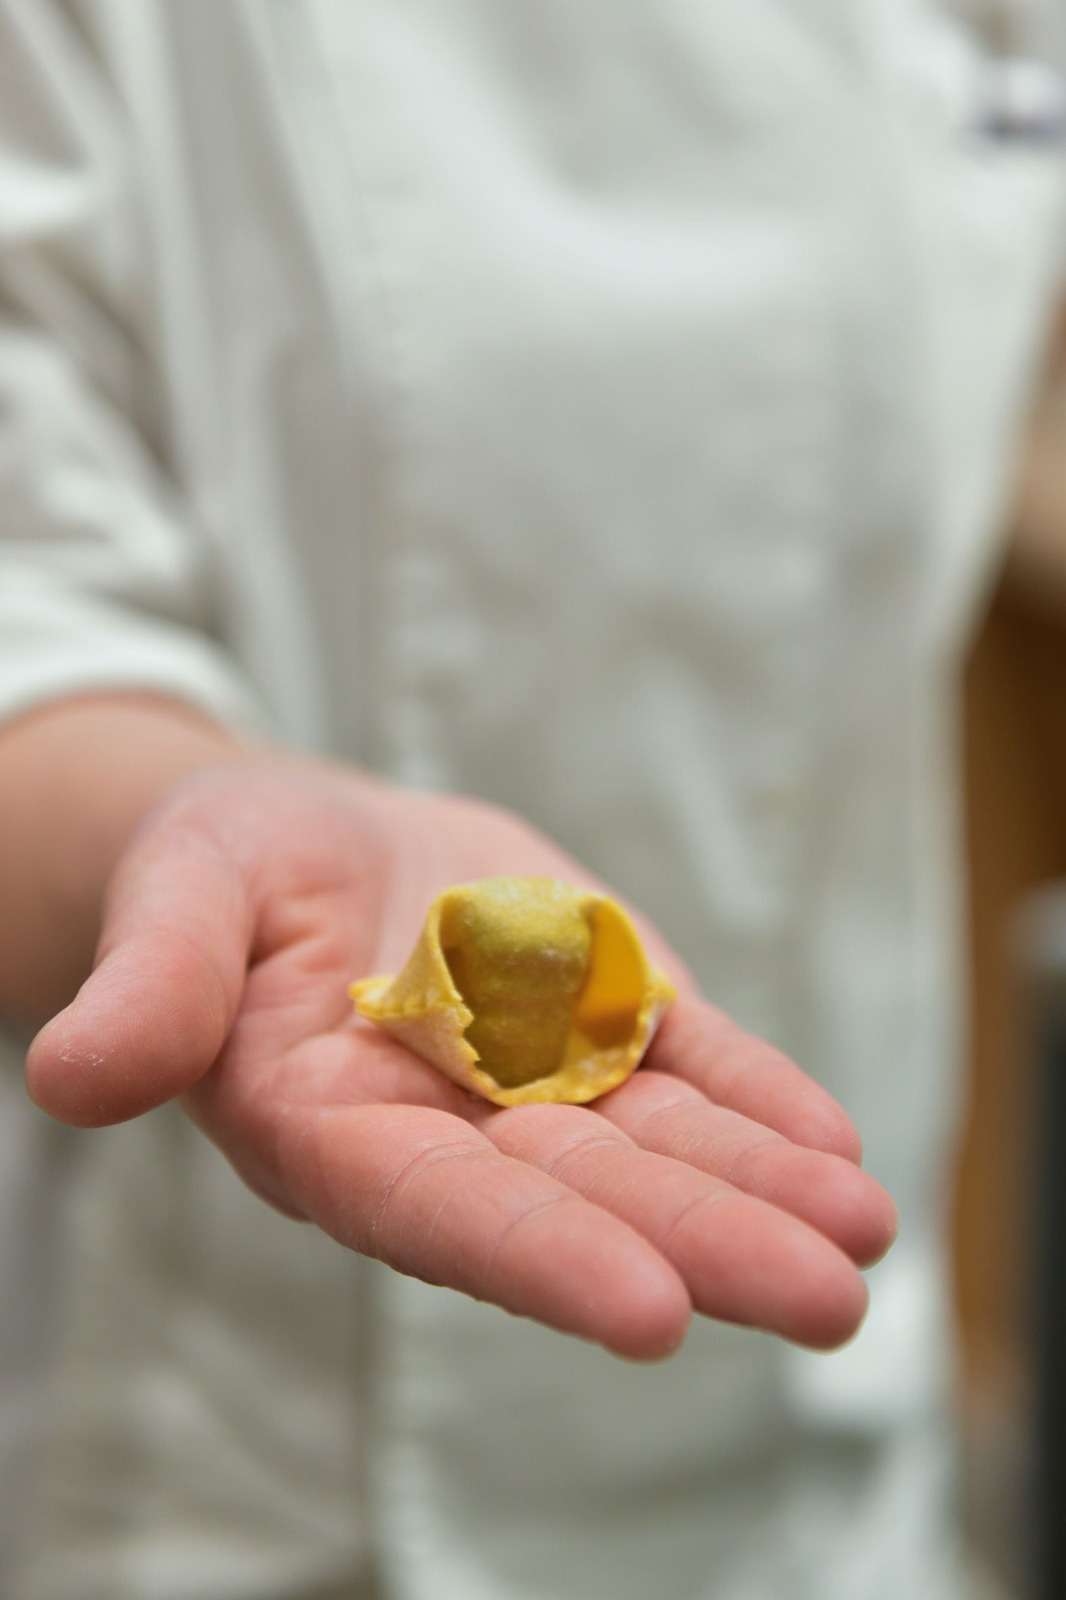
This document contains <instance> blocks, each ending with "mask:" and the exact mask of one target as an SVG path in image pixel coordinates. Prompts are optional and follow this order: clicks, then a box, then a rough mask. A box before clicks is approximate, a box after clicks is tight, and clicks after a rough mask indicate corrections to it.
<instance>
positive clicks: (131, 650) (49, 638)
mask: <svg viewBox="0 0 1066 1600" xmlns="http://www.w3.org/2000/svg"><path fill="white" fill-rule="evenodd" d="M132 191H133V183H132V174H131V172H130V163H129V154H128V143H127V142H126V141H125V140H124V138H123V129H122V125H121V118H120V113H119V109H118V107H117V105H116V104H115V102H114V100H113V99H112V98H111V97H110V95H109V92H108V89H107V86H106V82H105V79H104V75H103V74H102V73H101V72H100V71H99V69H98V65H97V63H96V61H95V60H94V57H93V53H92V49H91V44H90V41H89V39H88V37H87V36H86V34H85V32H84V29H83V27H82V26H75V25H74V24H72V22H71V21H70V19H69V13H68V10H67V8H66V7H64V6H63V5H61V4H55V3H51V0H0V718H5V717H8V716H10V715H12V714H14V713H15V712H18V711H21V710H24V709H26V708H28V707H30V706H32V705H34V704H35V703H38V702H40V701H43V700H45V699H50V698H54V697H56V696H60V695H65V694H69V693H72V692H77V693H81V692H85V691H86V690H94V689H109V688H118V689H151V690H155V691H160V692H163V693H167V694H172V695H175V696H177V697H179V698H181V699H182V700H185V701H188V702H191V703H193V704H195V705H197V706H199V707H202V708H203V709H205V710H207V711H209V712H210V713H211V714H213V715H214V716H216V717H220V718H222V719H223V720H224V721H226V722H228V723H230V724H233V725H236V726H240V727H245V728H256V727H261V726H262V725H263V724H264V722H265V720H266V719H265V717H264V714H263V712H262V711H261V710H260V708H259V707H258V706H257V704H256V701H255V696H254V695H253V693H252V692H251V690H250V689H249V687H248V686H247V685H246V684H245V683H244V682H243V681H242V676H241V673H240V671H239V669H238V667H237V665H236V663H235V662H234V661H233V660H232V659H230V658H228V657H227V654H226V652H225V650H224V649H223V648H222V647H221V645H220V643H219V642H218V640H217V638H215V637H213V630H212V611H213V610H215V609H217V606H215V605H214V604H213V598H212V583H211V574H210V565H211V564H210V560H209V557H208V548H207V544H206V541H205V540H204V539H203V538H202V536H199V535H198V534H197V530H196V528H195V526H194V519H193V518H192V517H191V515H190V513H189V509H188V508H187V507H185V506H183V504H182V502H181V498H180V495H179V494H178V492H177V490H176V487H175V485H174V483H173V481H172V479H171V478H169V477H168V474H167V471H166V468H165V465H164V455H163V452H162V451H160V450H158V449H157V448H155V447H154V446H153V442H152V434H153V427H152V421H151V410H152V398H153V396H155V397H157V396H158V392H159V385H158V383H157V382H154V380H153V378H152V374H151V370H150V362H149V357H148V356H147V354H146V351H145V348H144V345H145V341H144V339H143V338H141V337H138V333H137V330H136V329H135V328H134V325H133V319H132V317H131V316H130V312H131V308H133V307H135V306H136V305H138V303H139V302H140V301H142V300H143V296H144V284H143V282H142V278H143V266H142V264H141V262H140V261H139V259H138V257H139V251H138V248H137V244H138V230H139V219H138V217H137V215H136V210H137V208H136V203H135V195H134V194H133V192H132Z"/></svg>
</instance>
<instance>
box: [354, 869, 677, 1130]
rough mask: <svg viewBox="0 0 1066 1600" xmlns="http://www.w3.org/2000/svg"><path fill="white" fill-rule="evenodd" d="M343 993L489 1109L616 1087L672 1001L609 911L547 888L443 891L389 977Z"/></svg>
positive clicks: (622, 920)
mask: <svg viewBox="0 0 1066 1600" xmlns="http://www.w3.org/2000/svg"><path fill="white" fill-rule="evenodd" d="M349 992H350V994H351V996H352V998H353V1000H354V1001H355V1006H356V1010H357V1011H358V1012H359V1014H360V1015H361V1016H363V1017H367V1018H369V1020H370V1021H371V1022H375V1023H377V1025H378V1026H379V1027H381V1028H384V1029H386V1031H387V1032H388V1033H390V1034H392V1036H393V1037H394V1038H396V1039H398V1040H399V1041H400V1042H401V1043H402V1044H404V1045H406V1046H407V1047H408V1048H409V1049H411V1050H413V1051H415V1052H416V1054H418V1055H420V1056H422V1057H423V1058H424V1059H425V1060H427V1061H430V1062H432V1063H433V1065H434V1066H436V1067H438V1068H439V1069H440V1070H441V1071H442V1072H444V1073H446V1074H447V1075H448V1077H449V1078H452V1079H453V1080H454V1081H455V1082H456V1083H458V1084H461V1085H462V1086H463V1088H465V1089H470V1090H473V1091H474V1092H475V1093H477V1094H480V1095H483V1096H484V1097H485V1098H486V1099H487V1100H492V1101H494V1102H495V1104H496V1105H500V1106H516V1105H531V1104H534V1103H537V1102H544V1101H566V1102H568V1103H570V1104H574V1105H576V1104H581V1103H582V1102H584V1101H587V1100H594V1099H595V1098H596V1097H597V1095H601V1094H606V1093H607V1091H608V1090H609V1089H614V1088H617V1086H618V1085H619V1084H620V1083H624V1082H625V1080H626V1078H628V1077H629V1075H630V1073H632V1072H633V1071H634V1069H635V1068H636V1067H637V1065H638V1064H639V1062H640V1060H641V1057H642V1056H643V1055H644V1052H645V1051H646V1050H647V1048H648V1045H649V1044H650V1042H651V1039H652V1036H653V1034H654V1032H655V1029H656V1027H657V1026H658V1023H659V1020H660V1018H661V1016H662V1014H663V1012H664V1011H665V1009H666V1007H667V1006H668V1005H669V1004H670V1002H671V1001H672V1000H673V999H674V998H675V993H674V989H673V987H672V985H671V984H670V982H669V980H668V979H667V978H666V977H665V976H664V975H663V974H662V973H661V972H658V971H657V970H656V969H655V968H653V967H652V966H651V965H650V964H649V962H648V958H647V956H646V954H645V952H644V948H643V945H642V944H641V941H640V938H639V936H638V934H637V931H636V929H635V928H634V926H633V923H632V921H631V920H630V918H629V917H628V916H627V915H626V913H625V912H624V911H623V910H622V908H621V906H619V905H617V904H616V903H615V902H614V901H613V900H611V899H609V898H608V897H607V896H606V895H601V894H594V893H589V892H587V891H585V890H581V889H576V888H573V887H572V886H571V885H569V884H566V883H560V882H559V881H558V880H556V879H554V878H485V879H483V880H482V881H481V882H478V883H469V884H458V885H456V886H455V887H454V888H451V889H446V890H445V891H444V893H443V894H441V895H438V897H437V899H436V900H434V901H433V903H432V905H431V906H430V908H429V910H428V912H427V913H426V919H425V922H424V924H423V927H422V932H421V934H420V935H419V938H418V942H417V944H416V945H415V948H414V950H413V951H412V953H411V956H410V959H409V960H408V962H407V965H406V966H405V967H404V969H403V971H402V972H400V973H399V974H398V975H396V976H395V977H375V978H364V979H362V980H360V981H359V982H357V983H353V984H352V986H351V989H350V991H349Z"/></svg>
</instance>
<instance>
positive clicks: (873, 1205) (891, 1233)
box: [596, 1071, 897, 1267]
mask: <svg viewBox="0 0 1066 1600" xmlns="http://www.w3.org/2000/svg"><path fill="white" fill-rule="evenodd" d="M596 1110H597V1111H598V1112H599V1113H600V1115H601V1116H602V1117H604V1118H605V1119H606V1120H607V1121H608V1122H609V1123H611V1124H612V1125H613V1126H614V1127H616V1128H619V1129H621V1130H622V1131H623V1132H624V1133H626V1134H627V1135H628V1136H629V1137H630V1138H631V1139H632V1140H633V1141H634V1143H635V1144H637V1145H640V1146H641V1147H642V1148H643V1149H645V1150H650V1151H654V1152H656V1153H657V1154H658V1155H662V1156H670V1157H672V1158H673V1159H674V1160H676V1161H684V1162H686V1163H687V1164H688V1165H689V1166H692V1167H697V1168H698V1169H699V1170H700V1171H701V1172H706V1173H710V1174H713V1175H714V1176H715V1177H717V1178H721V1179H723V1180H724V1181H725V1182H727V1183H730V1184H732V1185H733V1186H734V1187H735V1188H738V1189H742V1190H743V1191H744V1192H745V1193H746V1194H750V1195H754V1196H755V1197H757V1198H758V1199H760V1200H765V1201H768V1202H769V1203H770V1204H771V1205H775V1206H778V1207H780V1208H781V1209H782V1210H783V1211H788V1212H790V1213H791V1214H792V1215H793V1216H794V1217H799V1218H801V1219H802V1220H803V1221H804V1222H808V1223H810V1224H811V1226H812V1227H815V1228H817V1229H818V1231H819V1232H820V1233H823V1234H825V1236H826V1238H828V1239H832V1240H833V1242H834V1243H835V1244H837V1245H839V1247H840V1248H841V1249H842V1250H844V1251H845V1252H846V1253H847V1254H848V1255H849V1256H850V1257H851V1258H852V1260H853V1261H855V1262H856V1263H857V1264H858V1265H859V1266H860V1267H865V1266H870V1265H871V1264H872V1263H873V1262H875V1261H877V1260H879V1259H880V1258H881V1256H883V1255H884V1253H885V1251H886V1250H887V1249H888V1247H889V1246H890V1245H891V1243H892V1241H893V1239H894V1238H895V1236H896V1227H897V1217H896V1208H895V1206H894V1205H893V1203H892V1200H891V1198H890V1196H889V1195H888V1194H887V1193H886V1192H885V1190H884V1189H882V1187H881V1185H880V1184H879V1183H877V1182H876V1181H875V1180H874V1179H873V1178H871V1177H870V1176H869V1175H868V1174H867V1173H865V1172H863V1171H862V1169H861V1168H860V1167H857V1166H855V1165H854V1163H853V1162H851V1161H847V1160H845V1159H844V1158H843V1157H841V1156H837V1155H827V1154H824V1153H823V1152H821V1151H817V1150H810V1149H808V1148H806V1147H805V1146H802V1145H796V1144H793V1143H792V1142H791V1141H790V1140H788V1139H786V1138H785V1137H784V1136H783V1135H782V1134H779V1133H775V1132H773V1131H772V1130H770V1129H769V1128H767V1127H766V1126H765V1125H764V1124H762V1123H759V1122H752V1121H751V1120H750V1119H749V1118H747V1117H743V1116H741V1115H740V1114H739V1113H738V1112H736V1111H727V1110H725V1109H723V1108H722V1107H721V1106H715V1105H712V1104H711V1103H710V1101H709V1100H707V1099H706V1097H705V1096H704V1095H702V1094H701V1093H700V1092H699V1090H698V1089H694V1088H693V1087H692V1085H691V1084H689V1083H686V1082H685V1081H684V1080H683V1079H679V1078H675V1077H671V1076H669V1075H668V1074H666V1073H660V1072H650V1071H641V1072H638V1073H636V1074H635V1076H634V1077H632V1078H631V1079H630V1080H629V1082H628V1083H625V1084H623V1085H622V1087H621V1088H620V1089H616V1090H615V1091H614V1093H613V1094H609V1095H605V1096H604V1098H603V1099H602V1100H598V1101H597V1102H596Z"/></svg>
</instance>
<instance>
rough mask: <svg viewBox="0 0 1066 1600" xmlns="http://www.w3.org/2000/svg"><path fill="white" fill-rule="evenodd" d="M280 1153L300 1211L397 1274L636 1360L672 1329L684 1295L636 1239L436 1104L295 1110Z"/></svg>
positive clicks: (669, 1344)
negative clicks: (428, 1106) (490, 1304)
mask: <svg viewBox="0 0 1066 1600" xmlns="http://www.w3.org/2000/svg"><path fill="white" fill-rule="evenodd" d="M279 1158H280V1159H281V1161H282V1163H283V1166H284V1172H285V1179H286V1183H287V1186H288V1189H289V1192H290V1193H291V1195H292V1196H293V1197H294V1199H295V1201H296V1203H297V1204H298V1206H299V1208H300V1210H301V1211H303V1212H305V1213H306V1215H307V1216H308V1217H310V1218H311V1219H312V1220H313V1221H315V1222H317V1223H318V1225H319V1226H320V1227H322V1228H324V1229H325V1231H326V1232H327V1233H330V1234H332V1235H333V1236H334V1237H335V1238H337V1239H339V1240H340V1241H341V1242H342V1243H343V1244H346V1245H348V1246H349V1247H350V1248H352V1249H355V1250H359V1251H361V1252H363V1253H364V1254H366V1255H370V1256H374V1257H376V1258H377V1259H379V1260H382V1261H385V1262H388V1264H389V1265H390V1266H393V1267H395V1268H397V1269H398V1270H399V1271H401V1272H405V1273H409V1274H411V1275H412V1276H414V1277H417V1278H421V1279H424V1280H425V1281H426V1282H429V1283H437V1284H444V1285H447V1286H448V1287H450V1288H453V1289H459V1290H461V1291H463V1292H464V1293H466V1294H469V1295H473V1296H474V1297H475V1298H477V1299H479V1300H488V1301H491V1302H493V1303H495V1304H496V1305H499V1306H502V1307H503V1308H504V1309H505V1310H507V1311H511V1312H514V1313H516V1314H517V1315H519V1316H527V1317H535V1318H536V1319H537V1320H538V1321H541V1322H544V1323H547V1324H548V1325H549V1326H550V1327H553V1328H557V1329H559V1330H560V1331H562V1332H567V1333H574V1334H577V1335H579V1336H580V1337H582V1338H585V1339H591V1340H595V1341H597V1342H599V1343H601V1344H604V1345H606V1346H607V1347H608V1348H609V1349H611V1350H614V1351H616V1352H617V1353H618V1354H621V1355H626V1356H630V1357H634V1358H637V1359H654V1358H657V1357H661V1356H665V1355H668V1354H670V1352H671V1351H673V1350H674V1349H676V1347H677V1346H678V1345H679V1344H680V1342H681V1340H682V1338H683V1337H684V1333H685V1329H686V1327H687V1324H688V1320H689V1315H690V1310H691V1307H690V1303H689V1298H688V1294H687V1292H686V1290H685V1287H684V1284H683V1283H682V1281H681V1279H680V1277H679V1276H678V1274H677V1272H676V1271H675V1270H674V1269H673V1268H672V1267H671V1266H670V1265H669V1264H668V1263H667V1262H666V1261H665V1260H663V1258H662V1256H661V1255H659V1253H658V1252H657V1251H656V1250H655V1249H654V1248H653V1246H652V1245H651V1244H649V1243H648V1242H647V1240H645V1239H643V1238H641V1237H640V1235H639V1234H638V1233H636V1232H635V1231H634V1230H633V1229H632V1228H629V1227H627V1226H626V1224H625V1223H624V1222H622V1221H619V1220H618V1219H617V1218H616V1217H613V1216H610V1215H608V1213H607V1212H605V1211H602V1210H599V1209H597V1207H595V1206H592V1205H589V1204H587V1202H586V1201H584V1200H582V1199H581V1198H580V1197H579V1196H578V1195H577V1194H575V1193H574V1191H573V1190H572V1189H570V1188H568V1187H567V1186H566V1185H565V1184H563V1183H560V1182H558V1181H556V1180H555V1179H553V1178H551V1177H548V1176H546V1175H545V1174H544V1173H542V1172H538V1171H536V1170H534V1169H533V1168H532V1167H530V1166H528V1165H526V1164H525V1163H524V1162H523V1161H519V1160H513V1159H511V1158H510V1157H508V1156H506V1155H502V1154H500V1153H499V1151H497V1150H496V1149H494V1147H493V1145H492V1144H491V1143H490V1141H489V1140H488V1139H486V1138H485V1137H484V1136H483V1135H482V1134H480V1133H479V1132H478V1131H477V1130H476V1129H474V1128H472V1127H470V1126H469V1125H468V1124H466V1123H464V1122H462V1121H460V1120H459V1119H458V1118H456V1117H453V1116H450V1115H449V1114H447V1113H446V1112H441V1111H436V1110H431V1109H426V1108H423V1107H415V1106H381V1105H370V1106H340V1107H335V1108H331V1109H328V1110H319V1111H317V1112H314V1111H311V1112H305V1113H303V1114H301V1115H300V1116H298V1117H295V1118H293V1119H291V1121H290V1124H289V1127H288V1131H287V1133H286V1135H285V1137H284V1140H283V1143H282V1144H281V1145H280V1146H279Z"/></svg>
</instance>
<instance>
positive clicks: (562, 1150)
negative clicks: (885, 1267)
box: [484, 1106, 867, 1349]
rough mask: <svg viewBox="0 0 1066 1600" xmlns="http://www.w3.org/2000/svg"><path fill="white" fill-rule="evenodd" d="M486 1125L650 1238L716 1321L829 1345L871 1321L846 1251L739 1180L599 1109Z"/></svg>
mask: <svg viewBox="0 0 1066 1600" xmlns="http://www.w3.org/2000/svg"><path fill="white" fill-rule="evenodd" d="M484 1127H485V1131H486V1132H487V1133H488V1135H489V1137H490V1138H491V1139H492V1140H493V1142H494V1144H495V1145H496V1146H497V1148H498V1149H500V1150H501V1151H503V1152H505V1153H506V1154H507V1155H509V1156H512V1157H514V1158H516V1159H518V1160H520V1161H526V1162H529V1163H530V1164H532V1165H533V1166H536V1167H538V1168H539V1169H540V1170H541V1171H542V1172H544V1173H546V1174H548V1175H549V1176H550V1177H551V1178H553V1179H557V1180H560V1181H561V1182H562V1183H564V1184H566V1185H568V1186H569V1187H570V1188H572V1189H574V1190H576V1191H577V1192H578V1193H579V1194H581V1195H583V1196H584V1197H585V1198H586V1199H587V1200H591V1201H592V1202H593V1204H594V1205H596V1206H601V1207H603V1208H604V1209H605V1210H607V1211H609V1212H611V1213H613V1214H614V1215H615V1216H617V1217H619V1218H621V1219H623V1220H624V1221H625V1222H628V1223H629V1224H630V1225H631V1226H632V1227H634V1228H636V1229H638V1230H639V1231H640V1232H641V1233H642V1234H644V1236H645V1237H646V1239H647V1240H648V1241H649V1243H650V1244H651V1245H653V1246H654V1247H655V1249H656V1250H658V1251H659V1252H660V1253H661V1254H662V1255H663V1256H665V1257H666V1259H667V1260H668V1261H669V1262H670V1263H671V1264H672V1265H673V1267H674V1268H675V1269H676V1270H677V1272H678V1273H679V1275H680V1277H681V1278H682V1280H683V1281H684V1283H685V1285H686V1286H687V1288H688V1291H689V1294H690V1295H691V1297H692V1303H693V1305H694V1306H695V1308H696V1310H697V1311H700V1312H703V1313H704V1314H705V1315H706V1316H711V1317H717V1318H719V1319H721V1320H723V1321H727V1322H737V1323H742V1324H744V1325H746V1326H750V1327H756V1328H761V1329H764V1330H766V1331H767V1332H772V1333H777V1334H780V1335H782V1336H783V1337H784V1338H787V1339H791V1340H794V1341H795V1342H797V1343H799V1344H803V1345H809V1346H812V1347H814V1348H818V1349H830V1348H833V1347H834V1346H836V1345H839V1344H840V1343H842V1342H843V1341H844V1340H845V1339H848V1338H850V1336H851V1335H852V1334H853V1333H854V1332H855V1331H856V1329H857V1328H858V1326H859V1324H860V1323H861V1321H862V1318H863V1316H864V1314H865V1311H866V1305H867V1293H866V1286H865V1284H864V1282H863V1280H862V1278H861V1277H860V1275H859V1273H858V1272H857V1271H856V1270H855V1267H854V1266H853V1265H852V1263H851V1262H850V1261H848V1260H847V1258H846V1257H845V1256H844V1255H843V1254H842V1252H841V1251H840V1250H838V1249H837V1248H836V1247H835V1245H833V1244H831V1243H830V1242H829V1241H828V1240H827V1239H825V1238H823V1237H821V1236H820V1235H819V1234H818V1233H816V1232H815V1231H814V1230H813V1229H812V1228H809V1227H807V1226H806V1224H804V1223H803V1222H800V1221H798V1220H797V1219H796V1218H794V1217H791V1216H788V1215H786V1214H785V1213H784V1212H782V1211H779V1210H777V1209H776V1208H775V1207H773V1206H770V1205H767V1204H766V1203H765V1202H763V1201H761V1200H757V1199H753V1198H752V1197H750V1196H748V1195H744V1194H741V1193H739V1192H738V1191H737V1190H736V1189H734V1188H732V1187H731V1186H730V1185H729V1184H726V1183H723V1182H721V1181H720V1180H718V1179H716V1178H713V1177H709V1176H707V1175H706V1174H704V1173H702V1172H699V1171H696V1170H695V1169H694V1168H693V1167H691V1166H688V1165H686V1164H685V1163H684V1162H681V1161H675V1160H673V1159H671V1158H670V1157H667V1156H663V1155H657V1154H654V1153H652V1152H650V1151H646V1150H641V1149H640V1148H638V1147H637V1146H635V1145H634V1144H633V1143H632V1141H631V1140H630V1139H629V1138H628V1137H627V1136H626V1135H625V1134H624V1133H623V1132H621V1130H619V1129H616V1128H613V1127H612V1126H611V1125H610V1124H608V1123H606V1122H605V1121H604V1120H603V1118H601V1117H599V1116H597V1114H596V1113H595V1112H591V1111H588V1110H584V1109H582V1108H578V1107H572V1106H523V1107H518V1108H515V1109H513V1110H511V1111H505V1112H502V1113H501V1114H500V1115H499V1116H498V1117H496V1118H493V1119H492V1120H491V1121H489V1122H487V1123H485V1124H484Z"/></svg>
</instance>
